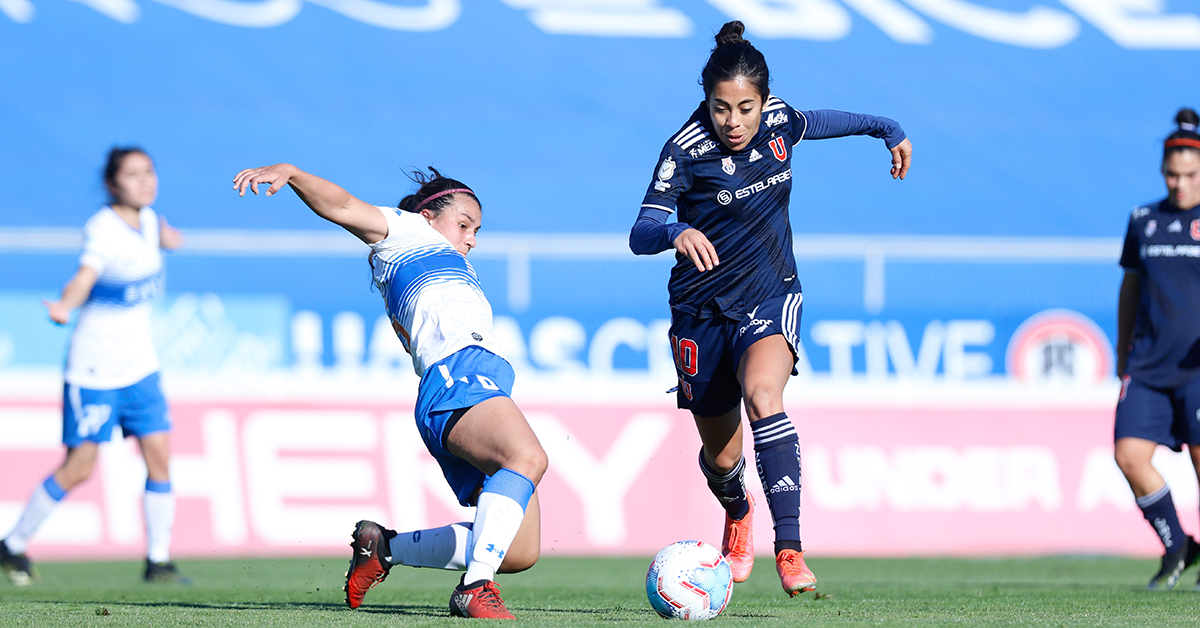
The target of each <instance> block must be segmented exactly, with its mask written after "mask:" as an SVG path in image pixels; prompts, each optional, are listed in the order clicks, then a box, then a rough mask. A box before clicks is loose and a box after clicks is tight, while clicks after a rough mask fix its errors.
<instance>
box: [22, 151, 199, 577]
mask: <svg viewBox="0 0 1200 628" xmlns="http://www.w3.org/2000/svg"><path fill="white" fill-rule="evenodd" d="M104 185H105V187H106V188H107V190H108V193H109V195H110V196H111V200H110V203H109V206H108V207H105V208H103V209H101V210H100V211H98V212H96V213H95V214H94V215H93V216H92V217H91V219H89V220H88V222H87V224H86V225H85V226H84V228H83V234H84V243H83V253H82V254H81V255H80V258H79V268H78V270H77V271H76V272H75V275H74V276H73V277H72V278H71V280H70V281H68V282H67V285H66V286H65V287H64V288H63V291H62V296H61V297H60V298H59V300H57V301H47V302H46V308H47V310H48V313H49V315H50V318H51V319H52V320H53V321H54V322H56V323H58V324H60V325H65V324H67V321H68V319H69V317H70V314H71V310H74V309H75V308H77V307H78V308H80V309H79V317H78V321H77V322H76V325H75V330H74V332H73V333H72V335H71V347H70V350H69V352H68V354H67V365H66V372H65V373H64V380H65V385H64V386H63V444H64V445H66V447H67V456H66V460H64V461H63V464H62V466H61V467H59V468H58V469H57V470H55V472H54V473H52V474H50V476H49V477H47V478H46V480H45V481H44V482H42V483H41V484H40V485H38V486H37V487H36V488H35V489H34V492H33V495H32V496H31V497H30V498H29V503H28V504H27V505H26V506H25V510H24V512H22V514H21V518H20V520H18V522H17V525H16V527H15V528H14V529H13V531H12V532H10V533H9V535H8V536H7V537H6V538H5V539H4V540H3V541H0V566H2V567H3V568H4V570H5V571H6V572H7V573H8V576H9V578H10V579H11V580H12V581H13V582H14V583H16V584H18V585H21V584H28V583H29V582H30V581H31V579H32V571H31V570H30V564H29V559H28V557H26V556H25V546H26V544H27V543H28V541H29V538H30V537H31V536H32V535H33V533H34V532H35V531H36V530H37V529H38V527H40V526H41V524H42V522H43V521H44V520H45V519H46V517H48V516H49V515H50V513H51V512H52V511H53V510H54V508H55V507H56V506H57V505H58V502H60V501H61V500H62V499H63V498H64V497H66V494H67V491H69V490H71V489H72V488H74V487H75V486H76V485H78V484H80V483H81V482H83V481H84V480H86V479H87V478H88V477H89V476H90V475H91V474H92V469H93V468H94V467H95V464H96V456H97V450H98V444H99V443H103V442H107V441H108V440H110V439H111V438H112V432H113V428H114V427H116V426H118V425H119V426H120V427H121V429H122V431H123V433H124V434H125V435H126V436H136V437H137V439H138V444H139V445H140V447H141V449H142V456H143V457H144V458H145V460H146V469H147V478H146V494H145V500H144V504H143V505H144V508H145V517H146V544H147V558H146V570H145V573H144V574H143V575H144V577H145V579H146V580H175V579H177V578H178V576H179V574H178V572H177V571H176V570H175V566H174V564H172V563H171V562H170V556H169V550H170V544H171V527H172V524H173V523H174V520H175V497H174V493H172V491H171V478H170V455H171V449H170V440H169V436H170V429H171V420H170V416H169V415H168V412H167V402H166V400H165V399H164V398H163V394H162V389H161V388H160V386H159V379H158V368H159V364H158V357H157V356H156V355H155V352H154V345H153V343H152V342H151V338H150V300H151V298H152V297H154V296H155V295H157V294H158V292H159V291H160V290H161V289H162V253H161V251H160V249H176V248H179V247H180V246H181V245H182V244H183V237H182V236H181V235H180V233H179V231H177V230H176V229H174V228H172V227H171V226H170V225H168V224H167V222H166V220H165V219H163V218H162V217H160V216H159V215H158V214H156V213H155V212H154V210H153V209H151V208H150V204H151V203H153V202H154V199H155V198H156V197H157V196H158V175H157V174H156V172H155V170H154V162H153V161H151V159H150V156H149V155H147V154H146V152H145V151H143V150H142V149H140V148H136V147H129V148H114V149H112V150H111V151H110V152H109V154H108V161H107V163H106V164H105V167H104Z"/></svg>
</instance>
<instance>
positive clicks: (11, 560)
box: [0, 540, 37, 587]
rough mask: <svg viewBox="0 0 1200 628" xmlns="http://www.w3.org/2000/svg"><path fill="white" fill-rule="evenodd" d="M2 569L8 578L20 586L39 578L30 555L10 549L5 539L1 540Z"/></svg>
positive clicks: (0, 560) (0, 558) (0, 562)
mask: <svg viewBox="0 0 1200 628" xmlns="http://www.w3.org/2000/svg"><path fill="white" fill-rule="evenodd" d="M0 569H4V573H5V574H6V575H7V576H8V579H9V580H11V581H12V583H13V584H15V585H17V586H18V587H24V586H28V585H30V584H32V583H33V581H34V580H36V579H37V573H36V572H34V570H33V563H30V562H29V557H28V556H26V555H24V554H14V553H12V552H10V551H8V545H7V544H6V543H5V542H4V541H3V540H0Z"/></svg>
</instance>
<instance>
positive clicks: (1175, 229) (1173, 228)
mask: <svg viewBox="0 0 1200 628" xmlns="http://www.w3.org/2000/svg"><path fill="white" fill-rule="evenodd" d="M1181 231H1183V225H1181V224H1179V220H1176V221H1175V222H1172V223H1171V224H1169V225H1167V233H1179V232H1181Z"/></svg>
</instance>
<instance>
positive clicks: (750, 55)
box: [700, 20, 771, 101]
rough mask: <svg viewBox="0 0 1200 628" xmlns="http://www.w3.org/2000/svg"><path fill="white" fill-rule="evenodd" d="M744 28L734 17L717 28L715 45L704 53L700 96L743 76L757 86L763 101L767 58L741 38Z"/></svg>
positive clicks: (767, 80)
mask: <svg viewBox="0 0 1200 628" xmlns="http://www.w3.org/2000/svg"><path fill="white" fill-rule="evenodd" d="M744 32H746V27H745V25H744V24H742V23H741V22H739V21H737V20H734V21H732V22H728V23H726V24H725V25H724V26H722V27H721V31H720V32H719V33H717V35H716V38H715V39H716V41H717V45H716V47H714V48H713V49H712V53H711V54H710V55H709V56H708V63H705V64H704V69H703V70H701V72H700V85H701V86H703V87H704V98H705V99H706V100H707V99H708V97H709V96H711V95H712V92H713V89H715V88H716V86H717V84H718V83H721V82H724V81H731V80H733V79H736V78H738V77H743V78H745V79H746V80H747V81H750V83H752V84H753V85H754V87H756V88H757V89H758V93H759V95H760V96H762V99H763V100H764V101H766V99H767V96H768V95H770V93H771V90H770V87H768V86H769V85H770V83H771V73H770V71H768V70H767V59H766V58H765V57H763V54H762V53H761V52H759V51H758V49H757V48H755V47H754V46H753V45H751V44H750V42H749V41H746V40H745V39H742V33H744Z"/></svg>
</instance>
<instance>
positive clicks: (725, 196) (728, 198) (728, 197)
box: [717, 190, 733, 205]
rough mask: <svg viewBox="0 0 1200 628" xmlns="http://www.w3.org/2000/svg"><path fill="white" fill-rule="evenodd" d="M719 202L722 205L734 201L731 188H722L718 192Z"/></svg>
mask: <svg viewBox="0 0 1200 628" xmlns="http://www.w3.org/2000/svg"><path fill="white" fill-rule="evenodd" d="M717 202H718V203H720V204H722V205H728V204H730V203H732V202H733V194H730V193H729V190H721V191H720V192H718V193H717Z"/></svg>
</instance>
